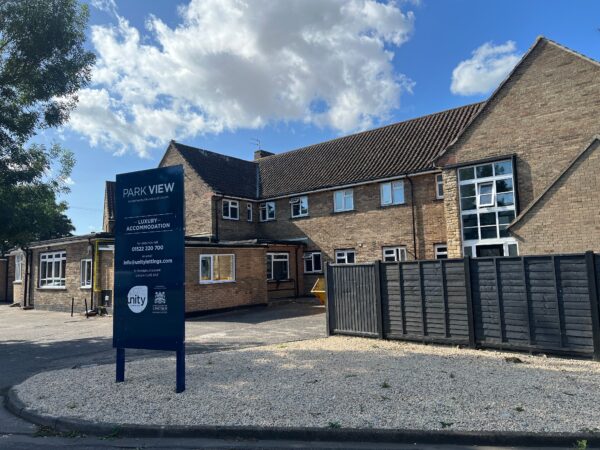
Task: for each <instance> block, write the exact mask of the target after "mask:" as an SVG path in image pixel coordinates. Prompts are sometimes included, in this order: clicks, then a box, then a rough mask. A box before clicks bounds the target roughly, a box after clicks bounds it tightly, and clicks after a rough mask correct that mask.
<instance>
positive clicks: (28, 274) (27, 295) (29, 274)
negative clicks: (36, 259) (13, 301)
mask: <svg viewBox="0 0 600 450" xmlns="http://www.w3.org/2000/svg"><path fill="white" fill-rule="evenodd" d="M32 264H33V251H32V250H30V249H25V289H24V291H23V307H25V306H31V292H32V289H31V284H32V283H33V280H32V278H33V266H32Z"/></svg>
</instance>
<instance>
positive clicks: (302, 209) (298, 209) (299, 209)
mask: <svg viewBox="0 0 600 450" xmlns="http://www.w3.org/2000/svg"><path fill="white" fill-rule="evenodd" d="M290 205H291V206H292V217H306V216H308V197H307V196H306V195H304V196H302V197H296V198H293V199H291V200H290Z"/></svg>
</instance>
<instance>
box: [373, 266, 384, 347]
mask: <svg viewBox="0 0 600 450" xmlns="http://www.w3.org/2000/svg"><path fill="white" fill-rule="evenodd" d="M375 311H376V314H377V336H378V337H379V339H383V305H382V295H381V260H377V261H376V262H375Z"/></svg>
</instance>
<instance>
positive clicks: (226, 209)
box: [223, 202, 229, 217]
mask: <svg viewBox="0 0 600 450" xmlns="http://www.w3.org/2000/svg"><path fill="white" fill-rule="evenodd" d="M223 217H229V202H223Z"/></svg>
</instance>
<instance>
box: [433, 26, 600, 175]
mask: <svg viewBox="0 0 600 450" xmlns="http://www.w3.org/2000/svg"><path fill="white" fill-rule="evenodd" d="M542 43H546V44H551V45H553V46H555V47H558V48H559V49H561V50H563V51H565V52H568V53H571V54H572V55H574V56H576V57H578V58H581V59H583V60H585V61H587V62H589V63H592V64H595V65H600V62H598V61H596V60H595V59H592V58H590V57H588V56H585V55H583V54H581V53H579V52H576V51H575V50H572V49H570V48H568V47H565V46H564V45H562V44H559V43H558V42H556V41H553V40H552V39H548V38H546V37H544V36H538V37H537V39H536V40H535V42H534V43H533V45H532V46H531V47H529V49H528V50H527V51H526V52H525V54H524V55H523V56H522V57H521V60H520V61H519V62H518V63H517V64H516V65H515V67H513V69H512V70H511V71H510V72H509V74H508V75H507V76H506V78H504V80H503V81H502V82H501V83H500V85H499V86H498V87H497V88H496V89H495V90H494V92H492V95H490V97H489V98H488V99H487V101H486V102H485V103H483V104H482V107H481V108H480V109H479V111H478V112H477V113H476V114H474V115H473V116H472V117H471V118H470V120H469V122H468V123H467V124H466V126H464V127H463V128H462V130H461V131H460V132H459V133H457V134H456V136H455V137H454V138H453V139H452V140H451V141H450V142H449V143H448V145H446V146H445V147H443V148H442V149H441V150H440V152H439V154H437V155H436V157H435V158H434V163H437V161H438V160H439V159H440V158H441V157H442V156H444V155H445V154H446V153H448V152H449V151H451V150H452V149H453V148H454V147H455V146H456V145H457V144H458V142H459V141H460V140H461V138H462V137H463V136H464V135H465V133H466V132H467V130H468V129H469V128H470V126H471V124H473V123H474V122H475V121H476V120H477V119H478V118H479V116H481V115H482V114H483V112H484V111H485V110H486V109H488V108H490V107H491V106H492V105H493V103H494V100H495V99H496V97H497V96H498V94H499V93H500V91H502V89H503V88H504V86H505V85H506V84H507V83H508V81H509V80H510V79H511V78H512V77H513V75H514V74H515V72H516V71H517V70H518V68H519V67H520V66H521V65H522V64H523V63H524V62H525V61H526V60H527V59H528V56H529V55H531V54H532V53H533V50H534V49H535V48H537V47H538V46H539V45H540V44H542Z"/></svg>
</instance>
